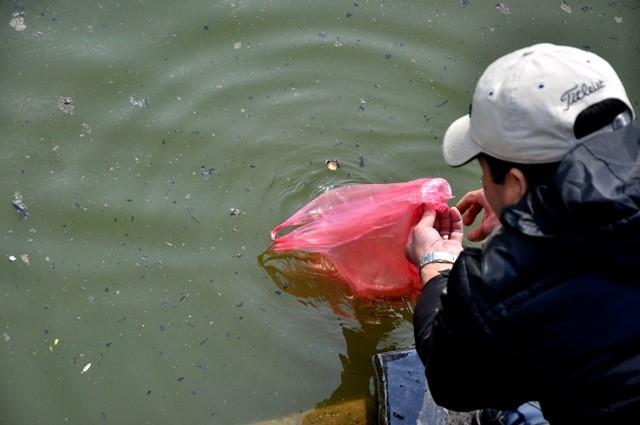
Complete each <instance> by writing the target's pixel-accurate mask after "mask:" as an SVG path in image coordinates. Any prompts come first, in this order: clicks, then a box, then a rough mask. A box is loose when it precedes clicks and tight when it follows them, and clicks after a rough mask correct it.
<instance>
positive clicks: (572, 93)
mask: <svg viewBox="0 0 640 425" xmlns="http://www.w3.org/2000/svg"><path fill="white" fill-rule="evenodd" d="M604 87H605V83H604V81H603V80H598V81H594V82H592V83H591V84H586V83H585V84H582V85H581V86H578V85H575V86H574V87H572V88H570V89H569V90H567V91H566V92H564V93H562V96H561V97H560V100H562V101H563V102H564V103H566V105H567V107H566V108H565V111H568V110H569V108H571V105H573V104H574V103H576V102H577V101H579V100H580V99H583V98H585V97H587V96H589V95H591V94H593V93H595V92H597V91H598V90H600V89H603V88H604Z"/></svg>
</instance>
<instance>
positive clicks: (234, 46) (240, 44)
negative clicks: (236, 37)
mask: <svg viewBox="0 0 640 425" xmlns="http://www.w3.org/2000/svg"><path fill="white" fill-rule="evenodd" d="M233 48H234V49H236V50H238V49H241V48H242V43H241V42H239V41H236V42H235V43H233Z"/></svg>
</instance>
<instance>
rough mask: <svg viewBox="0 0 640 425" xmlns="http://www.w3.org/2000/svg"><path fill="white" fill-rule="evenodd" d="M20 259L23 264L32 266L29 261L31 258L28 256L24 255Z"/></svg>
mask: <svg viewBox="0 0 640 425" xmlns="http://www.w3.org/2000/svg"><path fill="white" fill-rule="evenodd" d="M20 259H21V260H22V262H23V263H25V264H26V265H27V266H28V265H30V264H31V261H29V256H28V255H27V254H22V255H21V256H20Z"/></svg>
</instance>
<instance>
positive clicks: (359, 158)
mask: <svg viewBox="0 0 640 425" xmlns="http://www.w3.org/2000/svg"><path fill="white" fill-rule="evenodd" d="M358 165H359V166H360V168H364V156H362V155H360V156H359V157H358Z"/></svg>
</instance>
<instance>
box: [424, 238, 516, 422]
mask: <svg viewBox="0 0 640 425" xmlns="http://www.w3.org/2000/svg"><path fill="white" fill-rule="evenodd" d="M480 257H481V255H480V250H479V249H477V248H467V249H466V250H465V251H464V252H463V253H462V254H461V255H460V257H459V258H458V261H457V262H456V264H455V265H454V267H453V269H452V270H451V271H450V273H449V276H448V277H446V276H436V277H434V278H433V279H431V280H430V281H429V282H428V283H427V285H426V286H425V288H424V290H423V293H422V294H421V296H420V298H419V299H418V302H417V304H416V309H415V314H414V333H415V338H416V350H417V351H418V354H419V355H420V358H421V360H422V362H423V363H424V365H425V372H426V376H427V382H428V384H429V389H430V391H431V393H432V395H433V398H434V400H435V401H436V403H438V404H439V405H441V406H443V407H445V408H448V409H451V410H457V411H470V410H474V409H480V408H483V407H493V408H498V409H507V408H514V407H516V406H518V405H519V404H521V403H522V402H525V401H527V400H526V398H523V395H522V394H517V391H516V392H514V391H513V385H510V384H509V381H510V380H511V379H519V378H518V373H521V372H522V369H523V368H522V367H521V365H518V364H517V361H516V360H514V359H513V357H512V356H509V355H507V354H506V353H505V352H504V351H503V350H502V349H501V348H500V345H499V344H498V343H497V341H496V340H495V339H494V338H493V336H492V333H491V331H490V329H489V328H488V326H487V325H486V323H485V321H484V318H483V317H482V314H481V313H480V311H481V310H480V309H479V308H478V305H477V303H478V302H482V301H481V299H478V298H477V297H475V295H474V293H473V291H472V290H471V288H472V287H473V285H474V281H476V280H479V279H481V276H482V274H481V261H480ZM432 285H433V286H432ZM445 285H446V288H444V289H441V291H440V297H439V298H440V302H434V300H433V298H434V297H436V296H437V295H438V294H434V291H435V290H436V289H437V288H438V287H440V288H443V287H444V286H445ZM430 287H431V289H432V290H431V291H430ZM513 373H515V374H516V375H513Z"/></svg>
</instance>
